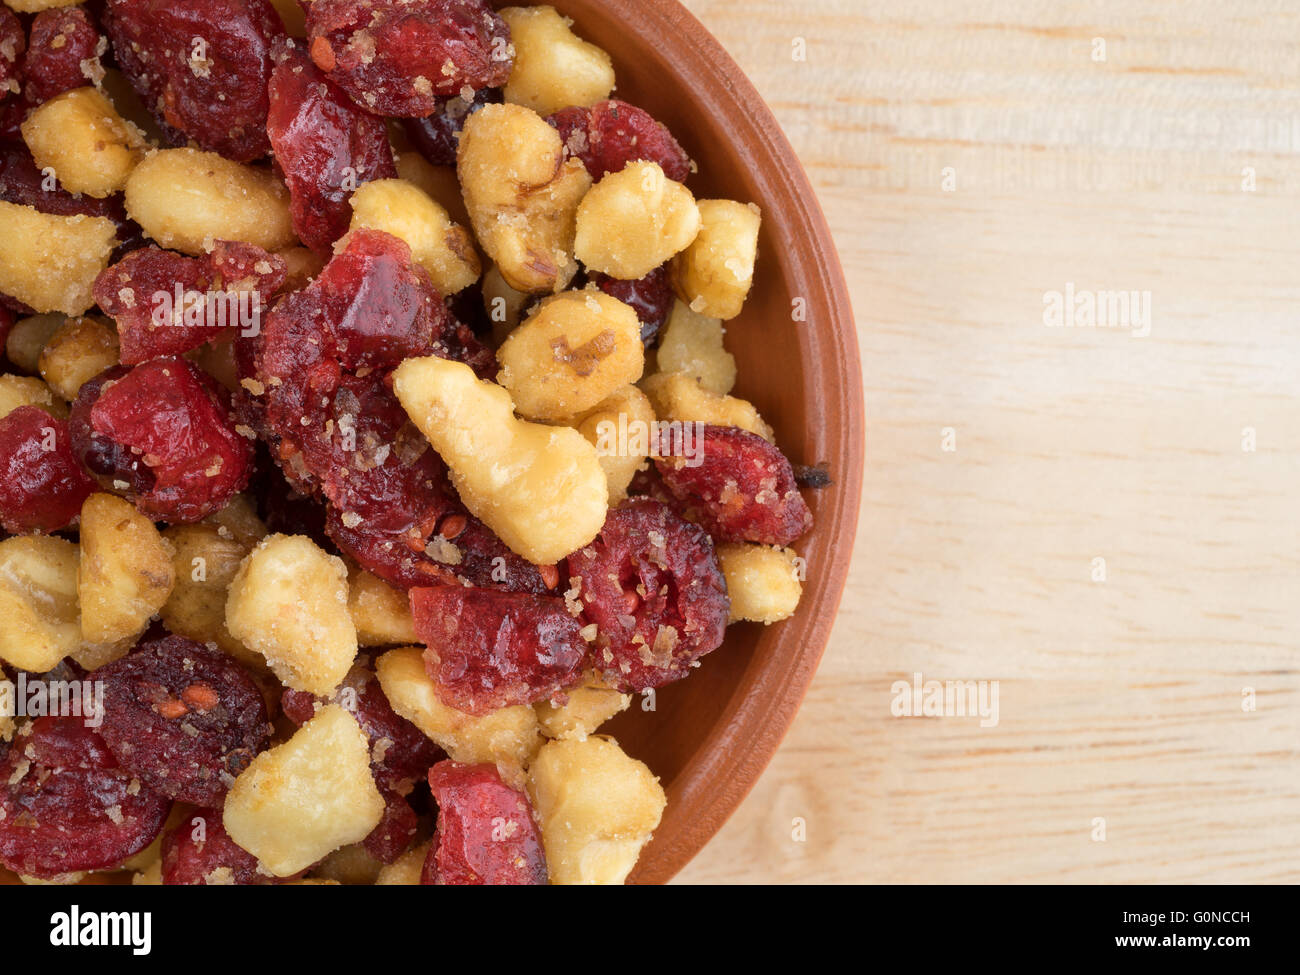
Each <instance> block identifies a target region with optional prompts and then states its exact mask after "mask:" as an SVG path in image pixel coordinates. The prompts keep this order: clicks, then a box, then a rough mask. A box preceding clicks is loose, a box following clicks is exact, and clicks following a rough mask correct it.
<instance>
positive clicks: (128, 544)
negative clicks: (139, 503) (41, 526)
mask: <svg viewBox="0 0 1300 975" xmlns="http://www.w3.org/2000/svg"><path fill="white" fill-rule="evenodd" d="M175 581H176V576H175V571H174V569H173V568H172V551H171V545H170V544H168V543H167V542H166V541H165V540H164V539H163V537H162V536H161V535H160V534H158V529H157V528H155V527H154V524H153V522H152V521H150V520H149V519H148V518H146V517H145V516H144V515H142V514H140V512H138V511H136V510H135V506H134V505H132V504H131V503H130V502H127V501H123V500H122V499H121V498H119V497H116V496H115V495H112V494H92V495H91V496H90V497H88V498H87V499H86V501H85V503H84V504H83V505H82V506H81V560H80V565H79V568H78V571H77V592H78V595H79V599H80V603H81V635H82V637H83V638H84V639H85V640H86V641H87V642H88V643H92V644H99V645H102V644H109V643H114V642H116V641H118V640H126V639H130V638H132V637H136V636H139V635H140V634H141V633H143V632H144V630H145V627H147V626H148V625H149V620H150V619H151V618H152V617H153V615H154V613H156V612H158V610H160V609H161V608H162V606H163V604H164V603H165V602H167V597H168V596H169V595H171V591H172V586H173V584H174V583H175Z"/></svg>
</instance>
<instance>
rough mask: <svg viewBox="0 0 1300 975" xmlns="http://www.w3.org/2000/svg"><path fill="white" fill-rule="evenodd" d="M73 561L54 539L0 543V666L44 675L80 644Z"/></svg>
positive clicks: (73, 554) (69, 549)
mask: <svg viewBox="0 0 1300 975" xmlns="http://www.w3.org/2000/svg"><path fill="white" fill-rule="evenodd" d="M77 558H78V553H77V546H76V545H75V544H74V543H72V542H69V541H68V540H67V539H64V538H56V537H54V536H52V535H31V536H25V537H21V538H6V539H5V540H4V541H0V620H4V626H0V660H4V661H5V662H6V663H9V664H11V665H13V666H14V667H17V668H18V669H20V670H28V671H32V672H33V673H37V674H43V673H45V672H46V671H47V670H50V669H51V668H52V667H53V666H54V665H55V664H57V663H58V662H59V661H60V660H62V659H63V658H64V657H66V656H67V655H68V654H69V653H71V652H72V651H73V650H74V649H75V648H76V647H77V646H78V644H80V643H81V624H80V622H79V616H80V610H79V609H78V606H77Z"/></svg>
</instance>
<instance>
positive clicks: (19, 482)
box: [0, 406, 95, 535]
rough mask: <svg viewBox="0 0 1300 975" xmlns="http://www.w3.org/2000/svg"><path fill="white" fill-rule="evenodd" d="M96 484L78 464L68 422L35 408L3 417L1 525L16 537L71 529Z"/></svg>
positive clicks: (0, 421)
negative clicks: (69, 526)
mask: <svg viewBox="0 0 1300 975" xmlns="http://www.w3.org/2000/svg"><path fill="white" fill-rule="evenodd" d="M94 490H95V482H94V481H92V480H91V479H90V478H88V477H87V476H86V472H85V471H83V470H82V469H81V465H80V464H78V463H77V458H76V456H75V455H74V454H73V451H72V437H71V436H70V435H69V433H68V424H67V422H66V421H64V420H60V419H57V418H55V417H53V416H51V415H50V414H49V413H46V412H45V411H44V410H42V409H40V408H39V407H36V406H20V407H18V408H17V409H16V410H13V411H12V412H10V413H9V414H8V415H6V416H4V417H0V527H3V528H4V530H5V531H7V532H11V533H12V534H15V535H26V534H29V533H31V532H53V531H59V530H60V529H62V528H67V527H68V525H70V524H72V521H73V519H74V518H76V517H77V515H78V514H80V513H81V504H82V502H83V501H85V500H86V498H88V497H90V495H91V493H92V492H93V491H94Z"/></svg>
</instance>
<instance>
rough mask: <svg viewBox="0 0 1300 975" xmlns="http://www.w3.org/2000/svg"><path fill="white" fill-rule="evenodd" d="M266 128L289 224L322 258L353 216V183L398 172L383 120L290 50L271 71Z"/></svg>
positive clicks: (306, 60) (388, 176) (301, 56)
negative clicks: (284, 185)
mask: <svg viewBox="0 0 1300 975" xmlns="http://www.w3.org/2000/svg"><path fill="white" fill-rule="evenodd" d="M267 131H268V132H269V133H270V137H271V147H272V149H273V150H274V151H275V161H276V164H277V165H278V166H279V168H280V171H281V172H282V173H283V174H284V179H285V182H286V183H287V184H288V186H289V199H290V210H291V212H292V214H293V227H294V230H295V231H297V233H298V237H299V238H300V239H301V240H302V242H303V243H304V244H306V245H307V246H308V247H310V248H311V249H312V250H314V251H315V252H316V253H317V254H320V255H321V256H322V257H326V258H328V257H329V256H330V253H331V250H330V248H331V246H332V245H333V243H334V242H335V241H336V240H338V239H339V238H340V237H342V236H343V235H344V234H345V233H346V232H347V229H348V224H349V223H350V222H351V220H352V206H351V204H350V203H349V202H348V199H349V198H350V197H351V196H352V193H353V192H354V191H355V190H356V188H357V187H358V186H360V185H361V184H362V183H365V182H369V181H370V180H372V179H392V178H394V177H395V176H397V166H396V164H395V163H394V162H393V150H392V147H391V146H390V145H389V142H388V130H387V128H386V127H385V125H384V120H383V119H381V118H376V117H375V116H373V115H370V114H368V113H366V112H363V111H361V110H360V109H358V108H357V107H356V105H354V104H353V103H352V102H351V101H349V100H348V98H347V96H346V95H345V94H344V93H343V92H342V91H341V90H340V89H339V88H338V87H337V86H335V85H334V84H332V83H331V82H330V81H329V80H328V79H327V78H326V77H325V75H323V74H322V73H321V72H320V71H318V70H317V69H316V67H315V65H313V64H312V63H311V61H310V60H309V59H308V58H307V56H306V55H304V54H303V53H302V52H301V51H298V50H294V51H293V52H292V53H291V54H290V55H289V56H288V57H286V58H285V59H284V60H283V61H282V62H281V63H280V64H279V65H277V66H276V68H275V71H274V72H272V74H271V109H270V114H269V116H268V118H267Z"/></svg>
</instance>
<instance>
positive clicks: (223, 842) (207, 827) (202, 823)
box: [162, 809, 275, 887]
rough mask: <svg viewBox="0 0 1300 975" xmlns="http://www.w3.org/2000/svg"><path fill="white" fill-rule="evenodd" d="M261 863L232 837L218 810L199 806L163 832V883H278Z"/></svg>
mask: <svg viewBox="0 0 1300 975" xmlns="http://www.w3.org/2000/svg"><path fill="white" fill-rule="evenodd" d="M258 867H259V864H258V862H257V857H255V856H253V855H252V854H251V853H249V852H248V851H247V850H245V849H243V848H242V847H240V846H239V845H238V844H237V843H236V842H235V841H234V840H232V839H231V838H230V834H229V833H227V832H226V828H225V826H224V825H222V822H221V813H220V812H218V811H217V810H214V809H196V810H195V811H194V814H193V815H192V816H187V817H185V819H184V820H182V821H181V822H180V823H178V824H177V825H176V826H174V827H173V828H172V829H169V830H168V831H167V832H166V833H164V834H163V842H162V882H163V883H164V884H168V885H180V886H212V887H230V886H236V885H238V886H245V885H254V884H259V885H260V884H273V883H275V878H274V877H272V876H271V875H270V874H268V873H266V872H264V871H262V870H259V869H258Z"/></svg>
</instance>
